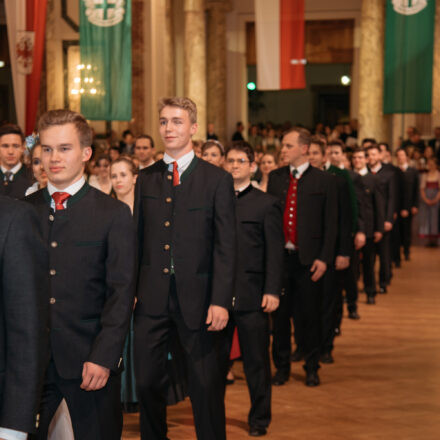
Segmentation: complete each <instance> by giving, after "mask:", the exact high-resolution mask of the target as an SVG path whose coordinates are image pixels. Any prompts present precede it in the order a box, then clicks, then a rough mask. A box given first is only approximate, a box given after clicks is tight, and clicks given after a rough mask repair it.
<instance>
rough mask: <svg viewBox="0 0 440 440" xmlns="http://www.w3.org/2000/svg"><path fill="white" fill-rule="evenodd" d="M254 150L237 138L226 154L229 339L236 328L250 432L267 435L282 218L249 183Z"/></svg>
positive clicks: (280, 274)
mask: <svg viewBox="0 0 440 440" xmlns="http://www.w3.org/2000/svg"><path fill="white" fill-rule="evenodd" d="M253 163H254V152H253V150H252V147H251V146H250V145H249V144H248V143H247V142H244V141H242V142H237V143H235V144H234V145H233V146H232V147H231V149H229V150H228V151H227V153H226V167H225V168H226V170H227V171H229V172H230V173H231V174H232V177H233V179H234V188H235V192H236V194H237V202H236V216H237V262H236V266H235V285H234V298H233V301H232V313H231V318H230V322H229V324H228V330H229V336H230V341H232V336H233V332H234V327H235V325H236V326H237V330H238V337H239V340H240V349H241V355H242V359H243V367H244V372H245V374H246V380H247V384H248V388H249V394H250V398H251V409H250V412H249V417H248V423H249V427H250V429H249V435H251V436H254V437H257V436H262V435H265V434H266V430H267V427H268V426H269V423H270V420H271V402H270V401H271V376H270V357H269V319H268V314H269V313H271V312H273V311H275V310H276V309H277V308H278V305H279V295H280V293H281V287H282V278H283V247H284V237H283V216H282V212H281V206H280V202H279V200H278V199H277V198H276V197H273V196H271V195H269V194H265V193H264V192H262V191H260V190H259V189H256V188H254V187H253V186H252V184H251V175H252V165H253Z"/></svg>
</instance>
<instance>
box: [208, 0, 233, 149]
mask: <svg viewBox="0 0 440 440" xmlns="http://www.w3.org/2000/svg"><path fill="white" fill-rule="evenodd" d="M206 6H207V9H208V48H207V60H208V66H207V83H208V96H207V99H208V109H207V122H208V123H213V124H214V127H215V132H216V133H217V135H218V136H219V140H220V141H221V142H225V141H226V89H227V83H226V81H227V78H226V13H227V12H228V11H230V10H231V4H230V1H229V0H208V1H207V5H206Z"/></svg>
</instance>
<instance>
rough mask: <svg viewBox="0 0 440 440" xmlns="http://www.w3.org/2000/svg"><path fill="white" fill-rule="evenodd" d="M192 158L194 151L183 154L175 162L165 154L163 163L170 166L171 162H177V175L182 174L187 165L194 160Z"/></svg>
mask: <svg viewBox="0 0 440 440" xmlns="http://www.w3.org/2000/svg"><path fill="white" fill-rule="evenodd" d="M194 156H195V155H194V150H191V151H190V152H189V153H186V154H184V155H183V156H182V157H180V158H179V159H177V161H176V159H174V158H173V157H171V156H170V155H169V154H168V153H165V154H164V155H163V161H164V162H165V163H166V164H167V165H170V164H172V163H173V162H177V170H178V171H179V174H182V173H183V172H184V171H185V170H186V169H187V168H188V166H189V164H190V163H191V161H192V160H193V159H194Z"/></svg>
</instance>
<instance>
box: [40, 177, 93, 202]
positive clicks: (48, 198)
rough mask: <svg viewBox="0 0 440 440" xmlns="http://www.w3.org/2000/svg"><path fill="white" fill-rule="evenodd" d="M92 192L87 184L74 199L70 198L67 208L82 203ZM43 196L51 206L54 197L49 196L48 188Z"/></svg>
mask: <svg viewBox="0 0 440 440" xmlns="http://www.w3.org/2000/svg"><path fill="white" fill-rule="evenodd" d="M89 190H90V185H89V184H88V183H87V182H86V183H85V184H84V185H83V186H82V187H81V189H80V190H79V191H78V192H77V193H76V194H74V195H73V196H72V197H69V198H68V199H67V208H70V207H71V206H72V205H74V204H75V203H76V202H78V201H80V200H81V199H82V198H83V197H84V196H85V195H86V194H87V193H88V192H89ZM43 196H44V198H45V200H46V202H47V203H49V205H50V204H51V202H52V197H51V196H50V194H49V191H48V190H47V187H46V188H44V190H43Z"/></svg>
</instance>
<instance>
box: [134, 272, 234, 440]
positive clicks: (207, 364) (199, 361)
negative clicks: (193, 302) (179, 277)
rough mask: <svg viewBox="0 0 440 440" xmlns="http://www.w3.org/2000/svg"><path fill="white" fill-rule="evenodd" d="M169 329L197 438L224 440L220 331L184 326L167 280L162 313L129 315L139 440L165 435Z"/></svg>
mask: <svg viewBox="0 0 440 440" xmlns="http://www.w3.org/2000/svg"><path fill="white" fill-rule="evenodd" d="M173 328H175V329H176V330H177V334H178V337H179V340H180V343H181V346H182V348H183V352H184V356H185V358H186V366H187V371H188V394H189V397H190V399H191V403H192V407H193V414H194V424H195V428H196V433H197V438H198V439H199V440H206V439H212V440H224V439H226V430H225V405H224V389H225V380H226V378H225V374H226V366H225V351H226V348H225V347H226V346H227V345H228V344H227V340H226V332H221V333H217V332H208V331H207V330H206V328H201V329H199V330H190V329H189V328H188V327H187V326H186V325H185V323H184V321H183V318H182V315H181V312H180V308H179V304H178V300H177V294H176V286H175V279H174V277H172V278H171V283H170V293H169V306H168V313H167V315H166V316H148V315H140V314H135V320H134V364H135V365H134V366H135V375H136V385H137V392H138V398H139V406H140V428H141V438H142V439H143V440H164V439H166V438H167V423H166V405H167V399H166V396H167V389H168V384H169V378H168V374H167V357H168V347H169V343H168V342H169V341H168V339H169V337H170V333H171V330H172V329H173ZM219 344H221V346H219Z"/></svg>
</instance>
